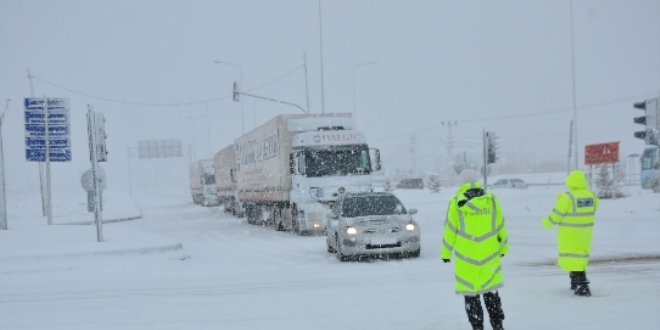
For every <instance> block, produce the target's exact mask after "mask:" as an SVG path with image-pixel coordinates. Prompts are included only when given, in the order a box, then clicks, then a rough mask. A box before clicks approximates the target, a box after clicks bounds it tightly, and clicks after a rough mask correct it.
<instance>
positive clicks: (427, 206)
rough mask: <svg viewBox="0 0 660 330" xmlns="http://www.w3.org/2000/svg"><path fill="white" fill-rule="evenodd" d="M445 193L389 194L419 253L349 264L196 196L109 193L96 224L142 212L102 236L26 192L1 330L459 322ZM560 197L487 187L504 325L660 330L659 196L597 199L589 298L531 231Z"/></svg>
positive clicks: (2, 289) (547, 241) (0, 253)
mask: <svg viewBox="0 0 660 330" xmlns="http://www.w3.org/2000/svg"><path fill="white" fill-rule="evenodd" d="M524 179H525V180H526V181H528V182H532V181H533V178H524ZM547 180H548V179H547V178H545V181H542V182H547ZM489 181H490V179H489ZM493 182H494V181H493ZM454 190H455V189H454V188H446V187H444V188H443V189H442V191H441V192H440V193H436V194H433V193H431V192H429V191H428V190H396V191H395V193H396V194H397V195H398V196H399V197H400V198H401V199H402V200H403V201H404V203H405V204H406V206H407V207H409V208H417V209H418V210H419V213H418V214H417V215H416V219H417V221H418V222H419V223H420V226H421V230H422V255H421V257H419V258H417V259H409V260H407V259H404V260H376V261H370V262H359V263H358V262H344V263H342V262H339V261H337V260H336V259H335V256H334V255H333V254H329V253H327V252H326V250H325V239H324V237H298V236H295V235H293V234H291V233H286V232H276V231H274V230H273V228H271V227H259V226H253V225H248V224H247V223H246V221H245V220H244V219H237V218H234V217H232V216H229V215H227V214H224V213H223V212H222V211H221V210H220V209H219V208H207V207H201V206H198V205H194V204H192V202H191V200H190V196H189V193H188V192H187V191H186V190H185V189H182V190H180V191H171V190H161V191H152V192H146V191H138V192H135V193H134V197H135V201H136V202H137V207H136V206H135V203H134V202H133V200H132V199H130V198H127V197H126V196H122V195H121V194H120V193H115V194H114V195H113V194H111V193H108V196H107V197H108V200H107V202H106V203H107V204H106V205H105V207H106V208H105V211H104V213H105V214H104V219H111V218H113V217H116V218H121V217H127V216H129V215H132V214H134V213H139V215H141V218H139V219H136V220H132V221H123V222H117V223H109V224H106V225H104V227H103V229H104V235H105V237H106V242H104V243H97V242H96V233H95V228H94V226H91V225H87V226H85V225H52V226H47V225H46V219H45V218H44V217H42V216H41V210H40V208H39V197H38V194H34V195H22V196H15V195H10V196H8V213H9V220H8V224H9V230H7V231H0V329H469V328H470V326H469V324H468V322H467V317H466V316H465V312H464V311H463V300H462V297H461V296H457V295H455V294H454V289H453V281H454V280H453V279H454V276H453V266H452V265H451V264H443V263H442V262H441V260H440V258H439V251H440V244H441V238H442V224H443V222H444V219H445V212H446V206H447V200H448V198H449V197H450V196H451V195H452V194H453V192H454ZM562 190H563V187H562V186H533V187H530V188H529V189H527V190H518V189H497V190H493V191H494V192H495V193H496V194H497V195H498V196H499V197H500V200H501V202H502V206H503V208H504V211H505V217H506V220H507V224H508V228H509V240H510V244H511V246H510V253H509V255H507V256H506V257H505V258H504V259H503V269H504V275H505V287H504V288H503V289H502V290H500V295H501V297H502V300H503V307H504V312H505V314H506V320H505V322H504V324H505V328H506V329H599V330H600V329H658V328H660V313H658V311H660V239H658V237H659V236H660V195H659V194H652V193H650V192H649V191H641V190H640V189H638V188H637V187H626V188H625V189H624V190H626V191H627V192H628V193H629V194H630V195H631V196H630V197H628V198H625V199H619V200H603V201H602V204H601V209H600V210H599V211H598V213H597V216H596V226H595V233H594V246H593V259H592V265H591V266H590V268H589V269H588V271H587V274H588V277H589V279H590V280H591V287H592V293H593V296H592V297H590V298H582V297H576V296H574V295H573V294H572V291H570V289H569V279H568V275H567V274H565V273H563V272H561V271H560V269H559V268H558V267H557V266H555V265H554V261H555V258H556V247H555V230H554V229H553V230H544V229H543V228H542V227H541V224H540V219H541V218H542V217H544V216H546V215H547V214H548V212H550V210H551V209H552V207H553V204H554V201H555V198H556V194H557V193H558V192H560V191H562ZM112 196H115V197H112ZM111 199H112V200H113V201H114V202H112V201H111ZM84 201H85V200H84V196H83V197H82V198H81V197H80V196H75V195H74V194H69V195H67V196H63V197H59V199H58V198H56V199H55V202H54V210H55V211H54V213H55V215H56V216H55V217H54V223H55V224H61V223H72V222H73V223H84V222H85V221H91V220H92V219H93V215H92V214H91V213H86V210H85V208H84V207H85V204H84ZM81 209H82V211H81ZM129 210H131V211H129ZM136 210H137V211H136ZM67 212H68V213H67ZM121 212H123V213H121ZM120 213H121V214H120ZM179 244H180V246H182V248H179V247H177V246H178V245H179ZM159 247H160V248H159ZM486 328H487V329H488V328H489V326H487V327H486Z"/></svg>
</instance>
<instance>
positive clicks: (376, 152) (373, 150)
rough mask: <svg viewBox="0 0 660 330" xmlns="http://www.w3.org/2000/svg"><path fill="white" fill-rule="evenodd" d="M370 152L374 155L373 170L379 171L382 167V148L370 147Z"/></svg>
mask: <svg viewBox="0 0 660 330" xmlns="http://www.w3.org/2000/svg"><path fill="white" fill-rule="evenodd" d="M369 151H371V152H370V154H371V155H372V157H371V158H372V163H373V171H374V172H378V171H380V169H381V166H380V150H379V149H376V148H370V149H369Z"/></svg>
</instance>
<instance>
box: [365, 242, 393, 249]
mask: <svg viewBox="0 0 660 330" xmlns="http://www.w3.org/2000/svg"><path fill="white" fill-rule="evenodd" d="M395 247H401V242H397V243H396V244H367V245H366V246H365V248H367V249H368V250H372V249H387V248H395Z"/></svg>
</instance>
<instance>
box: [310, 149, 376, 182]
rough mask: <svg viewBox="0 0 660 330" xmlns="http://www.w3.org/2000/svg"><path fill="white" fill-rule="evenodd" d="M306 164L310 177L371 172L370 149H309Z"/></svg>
mask: <svg viewBox="0 0 660 330" xmlns="http://www.w3.org/2000/svg"><path fill="white" fill-rule="evenodd" d="M305 165H306V166H305V167H306V175H307V176H308V177H319V176H327V175H348V174H369V173H371V162H370V161H369V149H367V148H366V147H360V148H352V149H345V148H344V149H328V150H308V151H307V152H306V153H305Z"/></svg>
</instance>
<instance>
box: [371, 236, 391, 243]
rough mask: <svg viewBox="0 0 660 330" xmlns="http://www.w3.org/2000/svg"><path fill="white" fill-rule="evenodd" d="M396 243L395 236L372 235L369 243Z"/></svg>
mask: <svg viewBox="0 0 660 330" xmlns="http://www.w3.org/2000/svg"><path fill="white" fill-rule="evenodd" d="M388 244H396V237H373V238H371V245H388Z"/></svg>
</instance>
